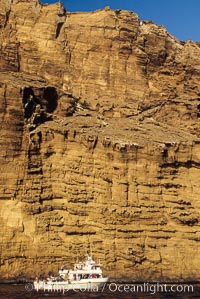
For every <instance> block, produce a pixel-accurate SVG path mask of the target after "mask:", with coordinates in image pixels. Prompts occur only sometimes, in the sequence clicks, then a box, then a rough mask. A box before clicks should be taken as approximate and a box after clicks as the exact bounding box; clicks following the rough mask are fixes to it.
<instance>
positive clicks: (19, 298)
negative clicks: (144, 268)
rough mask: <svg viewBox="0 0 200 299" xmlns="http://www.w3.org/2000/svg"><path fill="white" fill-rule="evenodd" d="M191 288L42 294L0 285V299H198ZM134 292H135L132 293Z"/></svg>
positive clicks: (199, 293)
mask: <svg viewBox="0 0 200 299" xmlns="http://www.w3.org/2000/svg"><path fill="white" fill-rule="evenodd" d="M189 285H190V286H191V285H192V286H193V291H192V289H190V290H185V291H184V290H183V288H181V286H179V287H178V290H176V292H174V291H173V292H172V291H169V290H170V289H169V287H170V286H168V287H167V291H166V290H165V289H164V290H163V289H162V288H158V287H157V286H156V285H155V286H154V287H153V286H152V287H149V289H147V288H146V290H145V291H141V289H140V288H139V290H138V292H136V290H137V287H136V286H135V287H134V285H131V286H129V285H127V284H123V285H115V284H111V285H107V286H106V287H105V289H104V290H103V291H102V290H98V291H97V290H90V291H86V290H82V291H77V290H76V291H72V290H71V291H68V292H67V291H66V292H65V293H64V294H63V292H61V291H59V292H47V291H46V292H44V291H39V292H36V291H35V290H32V287H31V285H6V284H1V285H0V299H28V298H32V299H43V298H49V299H58V298H60V299H72V298H73V299H90V298H91V299H97V298H98V299H109V298H110V299H131V298H138V299H140V298H141V299H145V298H147V299H148V298H154V299H167V298H172V299H173V298H181V299H192V298H196V299H197V298H200V284H191V283H190V284H189ZM134 291H135V292H134Z"/></svg>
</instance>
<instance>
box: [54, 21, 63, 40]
mask: <svg viewBox="0 0 200 299" xmlns="http://www.w3.org/2000/svg"><path fill="white" fill-rule="evenodd" d="M63 24H64V22H60V23H58V24H57V28H56V38H58V37H59V35H60V31H61V29H62V26H63Z"/></svg>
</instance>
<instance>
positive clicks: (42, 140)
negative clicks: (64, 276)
mask: <svg viewBox="0 0 200 299" xmlns="http://www.w3.org/2000/svg"><path fill="white" fill-rule="evenodd" d="M0 41H1V43H0V70H1V71H0V116H1V118H0V128H1V136H0V165H1V175H0V224H1V227H2V230H1V232H0V244H1V245H0V267H1V274H0V275H1V278H11V277H20V276H26V277H33V276H34V275H38V274H40V273H45V274H47V273H48V272H49V271H55V272H56V271H57V269H58V267H59V266H61V265H62V264H63V263H66V262H67V263H69V264H70V263H73V262H75V260H76V259H77V257H79V258H81V257H83V256H84V255H85V253H86V252H87V251H92V253H93V256H94V257H95V258H99V259H100V260H101V261H102V263H103V264H104V265H105V272H106V273H107V274H108V275H109V276H111V277H116V278H118V279H119V278H126V279H129V280H133V279H134V280H137V279H138V280H144V279H152V280H155V279H160V280H162V279H172V280H174V279H176V280H177V279H184V280H187V279H194V280H197V279H198V278H199V276H198V275H199V267H200V262H199V261H200V259H199V256H200V252H199V246H198V244H199V243H198V242H199V240H200V228H199V219H200V218H199V210H200V203H199V193H200V191H199V190H200V188H199V187H200V183H199V179H198V178H199V168H200V138H199V137H200V132H199V113H200V112H199V109H200V103H199V100H200V90H199V79H200V58H199V57H200V48H199V44H198V43H194V42H192V41H187V42H180V41H178V40H177V39H176V38H174V37H173V36H171V35H170V34H169V33H168V32H167V31H166V29H165V28H164V27H162V26H157V25H155V24H153V23H152V22H149V21H143V22H141V21H140V20H139V17H138V15H137V14H135V13H133V12H129V11H123V10H117V11H111V10H109V8H106V9H104V10H100V11H96V12H92V13H70V12H66V10H65V9H64V7H63V6H62V5H61V4H60V3H56V4H52V5H42V4H41V3H40V2H39V1H38V0H34V1H33V0H31V1H28V0H27V1H22V0H2V1H1V4H0Z"/></svg>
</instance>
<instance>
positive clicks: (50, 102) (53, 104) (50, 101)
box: [43, 86, 58, 113]
mask: <svg viewBox="0 0 200 299" xmlns="http://www.w3.org/2000/svg"><path fill="white" fill-rule="evenodd" d="M43 98H44V100H45V101H46V112H48V113H52V112H53V111H54V110H55V109H56V108H57V105H58V93H57V90H56V88H55V87H51V86H49V87H46V88H45V90H44V94H43Z"/></svg>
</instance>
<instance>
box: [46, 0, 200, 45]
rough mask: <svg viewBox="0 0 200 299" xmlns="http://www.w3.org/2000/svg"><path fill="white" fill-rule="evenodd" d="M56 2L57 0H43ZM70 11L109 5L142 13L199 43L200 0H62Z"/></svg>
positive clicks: (173, 31)
mask: <svg viewBox="0 0 200 299" xmlns="http://www.w3.org/2000/svg"><path fill="white" fill-rule="evenodd" d="M41 2H42V3H55V2H57V1H56V0H41ZM62 3H63V4H64V6H65V8H66V9H67V10H68V11H71V12H74V11H93V10H96V9H101V8H104V7H105V6H110V8H111V9H127V10H131V11H134V12H136V13H137V14H139V16H140V19H141V20H151V21H153V22H154V23H156V24H158V25H164V26H165V27H166V28H167V30H168V31H169V33H171V34H172V35H174V36H176V37H177V38H178V39H179V40H187V39H191V40H193V41H199V42H200V17H199V14H200V0H63V1H62Z"/></svg>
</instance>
